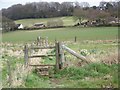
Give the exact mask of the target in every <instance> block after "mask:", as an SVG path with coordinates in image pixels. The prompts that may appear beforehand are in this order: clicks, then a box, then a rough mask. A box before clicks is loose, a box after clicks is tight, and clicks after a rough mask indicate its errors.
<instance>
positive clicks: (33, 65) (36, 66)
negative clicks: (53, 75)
mask: <svg viewBox="0 0 120 90" xmlns="http://www.w3.org/2000/svg"><path fill="white" fill-rule="evenodd" d="M30 66H34V67H37V66H38V67H39V66H55V65H52V64H48V65H31V64H30Z"/></svg>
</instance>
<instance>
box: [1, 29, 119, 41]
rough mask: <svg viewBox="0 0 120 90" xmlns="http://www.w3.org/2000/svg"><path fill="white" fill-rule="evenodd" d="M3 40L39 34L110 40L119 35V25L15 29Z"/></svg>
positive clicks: (69, 39) (28, 39)
mask: <svg viewBox="0 0 120 90" xmlns="http://www.w3.org/2000/svg"><path fill="white" fill-rule="evenodd" d="M2 36H3V42H26V41H33V40H36V37H37V36H42V37H46V36H47V37H48V39H49V40H50V41H54V40H55V39H57V40H59V41H61V40H62V41H64V40H65V41H73V40H74V37H75V36H76V37H77V40H78V41H79V40H110V39H116V38H117V36H118V27H87V28H80V27H71V28H54V29H40V30H32V31H31V30H29V31H24V30H21V31H15V32H9V33H5V34H3V35H2Z"/></svg>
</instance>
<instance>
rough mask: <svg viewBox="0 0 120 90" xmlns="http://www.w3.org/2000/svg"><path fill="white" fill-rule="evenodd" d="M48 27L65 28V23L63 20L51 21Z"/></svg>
mask: <svg viewBox="0 0 120 90" xmlns="http://www.w3.org/2000/svg"><path fill="white" fill-rule="evenodd" d="M47 27H63V21H62V20H61V19H55V20H50V21H48V22H47Z"/></svg>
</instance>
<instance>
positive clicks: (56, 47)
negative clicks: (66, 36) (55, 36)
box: [55, 42, 59, 71]
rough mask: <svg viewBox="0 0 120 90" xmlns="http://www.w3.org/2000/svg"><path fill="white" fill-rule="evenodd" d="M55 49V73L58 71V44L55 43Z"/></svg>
mask: <svg viewBox="0 0 120 90" xmlns="http://www.w3.org/2000/svg"><path fill="white" fill-rule="evenodd" d="M55 49H56V71H58V70H59V43H58V42H56V43H55Z"/></svg>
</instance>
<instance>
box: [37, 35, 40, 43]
mask: <svg viewBox="0 0 120 90" xmlns="http://www.w3.org/2000/svg"><path fill="white" fill-rule="evenodd" d="M39 43H40V36H39V37H37V45H39Z"/></svg>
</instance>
